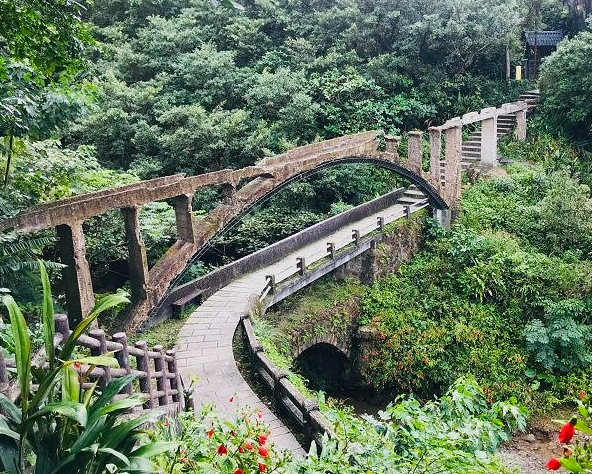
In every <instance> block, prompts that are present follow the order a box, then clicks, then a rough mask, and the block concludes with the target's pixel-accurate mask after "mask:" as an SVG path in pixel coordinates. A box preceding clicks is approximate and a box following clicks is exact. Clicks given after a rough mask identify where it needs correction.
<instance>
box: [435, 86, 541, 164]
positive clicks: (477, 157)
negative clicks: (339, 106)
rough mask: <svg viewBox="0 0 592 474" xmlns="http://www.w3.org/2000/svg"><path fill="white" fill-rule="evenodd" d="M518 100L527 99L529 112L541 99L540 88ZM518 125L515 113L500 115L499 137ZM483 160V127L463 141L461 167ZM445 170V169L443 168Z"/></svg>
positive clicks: (526, 93)
mask: <svg viewBox="0 0 592 474" xmlns="http://www.w3.org/2000/svg"><path fill="white" fill-rule="evenodd" d="M518 100H523V101H526V103H527V104H528V111H527V113H528V112H530V111H531V110H532V109H534V108H535V107H536V106H537V104H538V102H539V100H540V94H539V91H538V90H532V91H528V92H525V93H523V94H522V95H520V97H519V98H518ZM515 126H516V117H515V116H514V115H513V114H510V115H499V116H498V118H497V138H498V139H499V138H502V137H504V136H505V135H507V134H508V133H510V132H511V131H512V130H514V127H515ZM479 161H481V129H480V128H479V129H476V130H474V131H473V132H472V133H471V134H470V135H469V137H468V138H467V139H466V140H463V143H462V158H461V167H462V170H463V171H465V170H467V169H468V168H470V167H471V166H473V165H475V164H477V163H479ZM442 171H443V170H442Z"/></svg>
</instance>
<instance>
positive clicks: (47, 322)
mask: <svg viewBox="0 0 592 474" xmlns="http://www.w3.org/2000/svg"><path fill="white" fill-rule="evenodd" d="M39 268H40V271H41V281H42V285H43V309H42V315H41V319H42V326H43V336H44V343H45V344H44V346H45V355H44V357H43V360H39V361H37V360H32V355H31V341H30V339H29V333H28V330H27V323H26V321H25V318H24V317H23V315H22V313H21V311H20V308H19V307H18V305H17V304H16V302H15V301H14V300H13V299H12V297H11V296H8V295H6V296H3V297H2V302H3V303H4V305H5V306H6V308H7V309H8V313H9V316H10V322H11V328H12V333H13V339H14V357H15V365H16V372H17V379H18V386H19V395H18V397H17V403H13V402H11V401H10V400H9V399H8V398H7V397H6V396H4V395H2V394H0V470H1V468H2V467H3V469H4V470H5V471H7V472H8V473H9V474H23V473H24V472H26V471H27V472H30V471H33V472H35V474H62V473H66V472H67V473H68V474H73V473H80V474H82V473H84V474H95V473H96V474H99V473H102V472H105V470H107V469H108V470H109V471H110V472H115V471H117V470H123V471H125V472H130V473H133V472H136V473H140V472H155V471H156V470H157V469H155V468H154V466H153V464H152V463H151V462H150V461H149V458H150V457H151V456H153V455H155V454H158V453H161V452H163V451H166V450H169V449H171V448H173V447H174V446H175V445H174V444H172V443H153V444H149V445H144V446H139V443H141V440H142V439H143V433H144V431H143V430H142V425H144V424H145V423H146V422H148V421H150V420H151V419H152V418H153V416H154V415H151V414H145V415H142V416H139V417H136V418H128V419H126V420H123V419H122V417H121V415H123V414H124V413H126V412H128V411H129V409H130V408H132V407H134V406H137V405H140V404H141V403H142V399H141V397H139V396H129V397H126V398H122V399H119V400H116V401H113V399H114V397H115V395H117V394H118V393H119V391H120V390H121V389H122V388H123V387H124V386H126V385H127V384H129V383H130V382H131V380H133V378H134V377H133V376H127V377H122V378H120V379H115V380H114V381H112V382H111V383H110V384H109V385H108V386H107V387H106V388H105V389H103V390H102V392H101V393H100V394H99V393H98V391H97V383H95V384H94V385H93V386H92V388H90V389H87V390H83V389H82V382H83V380H84V379H85V376H83V375H82V373H81V371H80V369H79V368H80V367H81V366H82V365H85V366H89V367H90V368H89V370H88V371H87V372H86V374H89V373H90V371H91V370H92V369H93V368H94V367H95V366H97V365H102V366H110V367H118V364H117V361H116V360H115V359H114V358H113V357H111V356H110V355H103V356H90V357H79V358H72V357H73V352H74V349H75V346H76V341H77V339H78V338H79V337H80V336H81V335H82V334H83V333H84V332H85V331H86V329H87V328H88V327H89V326H90V324H91V323H92V322H93V321H94V320H95V319H96V318H97V316H98V315H99V314H100V313H101V312H103V311H105V310H107V309H109V308H112V307H113V306H116V305H118V304H120V303H123V302H127V297H126V296H125V295H124V294H122V293H118V294H115V295H109V296H106V297H104V298H102V299H101V300H99V301H98V303H97V305H96V306H95V308H94V309H93V310H92V312H91V313H90V314H89V316H88V317H87V318H85V319H84V320H83V321H82V322H81V323H80V324H79V325H78V326H77V327H76V328H75V329H74V331H73V332H72V334H71V335H70V336H69V337H68V339H67V340H66V341H64V342H63V344H62V345H61V348H60V349H59V350H57V351H56V350H55V349H54V342H53V341H54V335H55V322H54V309H53V302H52V297H51V291H50V284H49V278H48V276H47V272H46V270H45V267H44V265H43V263H41V262H40V263H39ZM0 350H1V349H0ZM32 383H35V384H36V385H37V387H38V388H37V389H36V390H35V391H32V390H31V387H32ZM31 454H32V455H33V458H34V460H33V461H31V459H32V456H31Z"/></svg>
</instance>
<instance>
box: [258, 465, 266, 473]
mask: <svg viewBox="0 0 592 474" xmlns="http://www.w3.org/2000/svg"><path fill="white" fill-rule="evenodd" d="M259 472H265V464H262V463H259Z"/></svg>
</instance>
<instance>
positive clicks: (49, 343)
mask: <svg viewBox="0 0 592 474" xmlns="http://www.w3.org/2000/svg"><path fill="white" fill-rule="evenodd" d="M38 264H39V271H40V272H41V285H42V286H43V312H42V315H41V319H42V323H43V341H44V342H45V353H46V354H47V358H48V360H49V366H50V367H53V366H54V364H55V348H54V346H53V336H54V334H55V319H54V310H53V300H52V297H51V284H50V282H49V276H48V275H47V270H46V269H45V265H44V264H43V261H42V260H38Z"/></svg>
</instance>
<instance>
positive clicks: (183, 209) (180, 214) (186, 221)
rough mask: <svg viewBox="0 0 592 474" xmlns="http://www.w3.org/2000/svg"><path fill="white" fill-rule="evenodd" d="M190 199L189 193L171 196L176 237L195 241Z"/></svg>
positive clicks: (191, 197) (186, 240)
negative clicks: (175, 223)
mask: <svg viewBox="0 0 592 474" xmlns="http://www.w3.org/2000/svg"><path fill="white" fill-rule="evenodd" d="M192 199H193V196H192V195H191V194H182V195H181V196H175V197H174V198H173V204H174V207H175V219H176V220H177V238H178V239H179V240H184V241H185V242H191V243H193V242H195V223H194V221H193V208H192V206H191V201H192Z"/></svg>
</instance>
